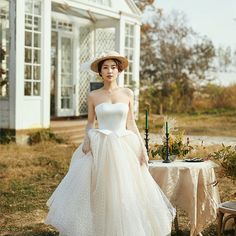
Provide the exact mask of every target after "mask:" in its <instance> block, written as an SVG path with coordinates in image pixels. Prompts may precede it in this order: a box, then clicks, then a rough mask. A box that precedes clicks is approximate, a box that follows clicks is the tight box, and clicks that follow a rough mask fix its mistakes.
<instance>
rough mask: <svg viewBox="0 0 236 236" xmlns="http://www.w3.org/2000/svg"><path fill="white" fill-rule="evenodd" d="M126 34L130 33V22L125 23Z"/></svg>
mask: <svg viewBox="0 0 236 236" xmlns="http://www.w3.org/2000/svg"><path fill="white" fill-rule="evenodd" d="M125 34H126V35H129V25H128V24H126V25H125Z"/></svg>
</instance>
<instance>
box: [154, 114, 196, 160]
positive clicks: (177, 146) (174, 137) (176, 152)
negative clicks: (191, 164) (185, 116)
mask: <svg viewBox="0 0 236 236" xmlns="http://www.w3.org/2000/svg"><path fill="white" fill-rule="evenodd" d="M166 121H167V119H166V120H165V124H166ZM165 131H166V127H165V125H164V126H163V129H162V144H154V145H152V146H151V148H150V153H151V158H153V159H154V158H156V157H157V156H160V157H161V158H162V159H165V158H166V135H165ZM168 132H169V141H168V147H169V155H170V160H172V161H173V160H174V159H175V158H176V157H179V158H183V157H184V156H186V155H187V154H188V153H189V152H190V151H191V150H192V149H193V147H192V146H190V145H189V142H188V141H187V143H184V141H183V139H184V131H178V129H176V121H175V120H174V119H169V120H168Z"/></svg>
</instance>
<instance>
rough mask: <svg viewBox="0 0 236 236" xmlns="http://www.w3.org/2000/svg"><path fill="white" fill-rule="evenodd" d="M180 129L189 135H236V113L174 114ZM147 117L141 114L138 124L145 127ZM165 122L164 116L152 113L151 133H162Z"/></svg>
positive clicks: (150, 117)
mask: <svg viewBox="0 0 236 236" xmlns="http://www.w3.org/2000/svg"><path fill="white" fill-rule="evenodd" d="M169 117H172V118H175V119H176V121H177V125H178V127H179V128H180V129H182V130H184V131H185V133H186V134H187V135H206V136H229V137H236V113H235V112H228V113H223V114H210V115H209V114H201V115H188V114H173V115H169ZM144 120H145V117H144V114H140V119H139V121H138V126H139V127H140V128H141V129H143V128H144V124H145V122H144ZM163 124H164V116H160V115H155V114H151V115H150V116H149V129H150V132H151V133H156V132H158V133H160V132H161V129H162V126H163Z"/></svg>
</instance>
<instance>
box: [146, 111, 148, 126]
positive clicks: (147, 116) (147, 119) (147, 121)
mask: <svg viewBox="0 0 236 236" xmlns="http://www.w3.org/2000/svg"><path fill="white" fill-rule="evenodd" d="M146 129H148V110H146Z"/></svg>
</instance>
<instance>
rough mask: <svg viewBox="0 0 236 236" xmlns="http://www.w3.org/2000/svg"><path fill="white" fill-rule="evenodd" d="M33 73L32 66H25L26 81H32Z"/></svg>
mask: <svg viewBox="0 0 236 236" xmlns="http://www.w3.org/2000/svg"><path fill="white" fill-rule="evenodd" d="M31 72H32V68H31V66H29V65H26V66H25V79H26V80H29V79H31Z"/></svg>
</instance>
